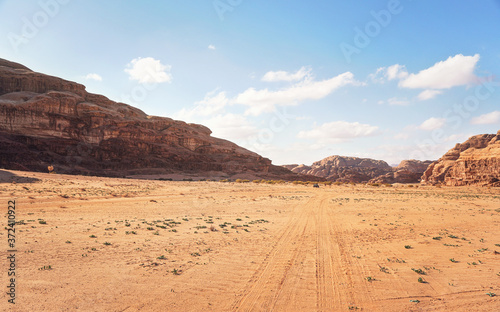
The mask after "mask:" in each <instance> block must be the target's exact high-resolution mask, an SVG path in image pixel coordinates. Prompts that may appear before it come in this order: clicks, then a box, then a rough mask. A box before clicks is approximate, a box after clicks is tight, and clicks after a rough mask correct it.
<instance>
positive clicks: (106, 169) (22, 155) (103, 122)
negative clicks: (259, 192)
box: [0, 59, 296, 179]
mask: <svg viewBox="0 0 500 312" xmlns="http://www.w3.org/2000/svg"><path fill="white" fill-rule="evenodd" d="M210 134H211V131H210V129H208V128H207V127H204V126H202V125H197V124H187V123H185V122H182V121H177V120H172V119H170V118H163V117H154V116H148V115H146V114H145V113H144V112H142V111H141V110H139V109H137V108H134V107H132V106H129V105H127V104H123V103H116V102H113V101H111V100H109V99H108V98H106V97H104V96H102V95H97V94H91V93H88V92H87V91H85V86H83V85H81V84H78V83H75V82H71V81H67V80H63V79H60V78H57V77H52V76H48V75H45V74H41V73H36V72H33V71H31V70H30V69H28V68H26V67H25V66H23V65H20V64H17V63H13V62H9V61H6V60H3V59H0V147H1V148H0V168H5V169H18V170H19V169H20V170H31V171H47V167H48V166H49V165H53V166H54V168H55V171H56V172H58V173H70V174H89V175H104V176H125V175H134V174H143V175H144V174H168V173H175V172H194V173H201V172H205V173H206V172H218V173H223V174H226V175H233V174H238V173H248V174H250V176H252V175H253V176H256V177H263V178H265V177H266V176H272V177H281V176H284V177H286V178H288V179H293V177H295V176H296V175H295V174H293V173H292V172H290V171H288V170H286V169H284V168H279V167H276V166H273V165H272V164H271V161H270V160H269V159H267V158H263V157H261V156H259V155H258V154H256V153H253V152H251V151H249V150H246V149H244V148H242V147H240V146H238V145H236V144H234V143H231V142H229V141H226V140H222V139H218V138H214V137H212V136H210Z"/></svg>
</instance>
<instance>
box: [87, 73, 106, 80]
mask: <svg viewBox="0 0 500 312" xmlns="http://www.w3.org/2000/svg"><path fill="white" fill-rule="evenodd" d="M85 79H86V80H95V81H102V77H101V76H100V75H98V74H94V73H92V74H88V75H87V76H85Z"/></svg>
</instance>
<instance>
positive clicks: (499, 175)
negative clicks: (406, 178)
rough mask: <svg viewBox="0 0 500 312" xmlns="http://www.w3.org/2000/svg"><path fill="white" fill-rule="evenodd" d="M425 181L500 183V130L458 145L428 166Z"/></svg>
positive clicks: (441, 182) (442, 182) (450, 183)
mask: <svg viewBox="0 0 500 312" xmlns="http://www.w3.org/2000/svg"><path fill="white" fill-rule="evenodd" d="M422 183H424V184H432V185H435V184H445V185H450V186H463V185H490V186H500V131H498V132H497V134H496V135H495V134H481V135H476V136H473V137H471V138H469V139H468V140H467V141H465V142H464V143H462V144H457V145H455V147H454V148H452V149H451V150H449V151H448V152H447V153H446V154H444V156H443V157H441V158H440V159H439V160H438V161H436V162H434V163H432V164H431V165H430V166H429V168H427V170H426V171H425V172H424V174H423V175H422Z"/></svg>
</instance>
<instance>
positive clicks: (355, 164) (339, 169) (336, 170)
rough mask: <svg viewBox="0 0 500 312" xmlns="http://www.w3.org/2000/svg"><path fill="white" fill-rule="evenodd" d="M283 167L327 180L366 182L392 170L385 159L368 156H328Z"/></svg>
mask: <svg viewBox="0 0 500 312" xmlns="http://www.w3.org/2000/svg"><path fill="white" fill-rule="evenodd" d="M284 167H285V168H287V169H289V170H292V171H293V172H296V173H299V174H308V175H314V176H317V177H322V178H325V179H327V180H329V181H339V182H357V183H359V182H368V181H369V180H370V179H372V178H375V177H378V176H380V175H384V174H386V173H389V172H391V171H392V168H391V166H389V165H388V164H387V163H386V162H385V161H382V160H374V159H369V158H356V157H344V156H330V157H327V158H325V159H323V160H320V161H317V162H315V163H313V164H312V165H311V166H306V165H285V166H284Z"/></svg>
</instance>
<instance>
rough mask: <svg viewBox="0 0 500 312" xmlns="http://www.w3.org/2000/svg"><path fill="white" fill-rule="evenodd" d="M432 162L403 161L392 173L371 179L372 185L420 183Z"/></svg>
mask: <svg viewBox="0 0 500 312" xmlns="http://www.w3.org/2000/svg"><path fill="white" fill-rule="evenodd" d="M430 164H432V161H430V160H426V161H420V160H414V159H412V160H403V161H402V162H401V163H400V164H399V165H398V166H397V167H395V168H393V171H392V172H388V173H386V174H384V175H381V176H378V177H376V178H373V179H371V180H370V181H369V182H370V183H390V184H392V183H418V182H420V178H421V177H422V174H423V173H424V171H425V170H426V169H427V167H429V165H430Z"/></svg>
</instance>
